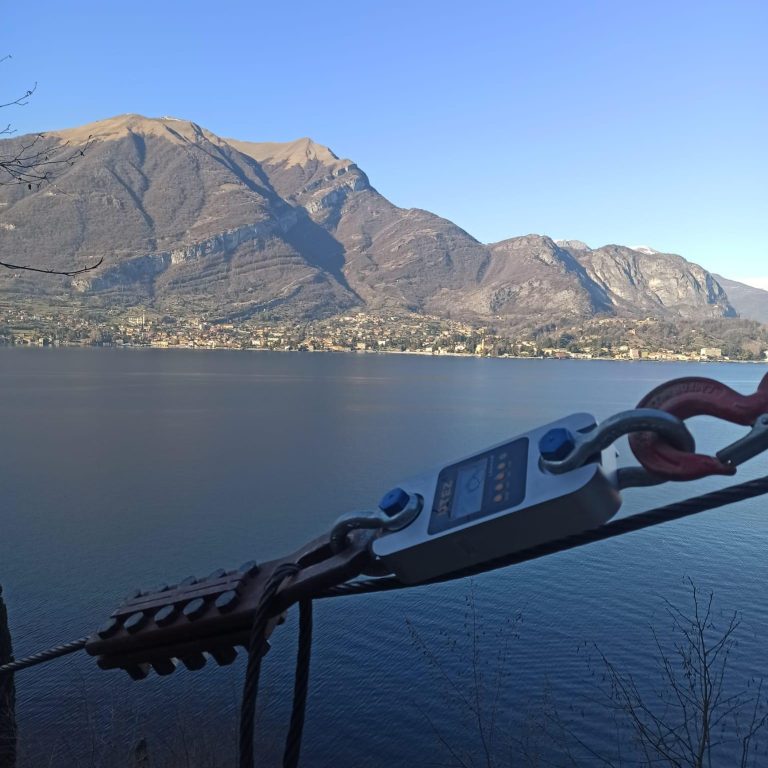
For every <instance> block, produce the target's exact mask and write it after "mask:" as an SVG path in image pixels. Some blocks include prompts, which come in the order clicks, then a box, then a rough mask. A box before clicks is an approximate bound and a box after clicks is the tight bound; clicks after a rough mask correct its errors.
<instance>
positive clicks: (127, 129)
mask: <svg viewBox="0 0 768 768" xmlns="http://www.w3.org/2000/svg"><path fill="white" fill-rule="evenodd" d="M130 134H138V135H140V136H159V137H161V138H164V139H167V140H168V141H171V142H173V143H175V144H184V143H187V142H193V143H199V142H200V141H201V140H208V141H211V142H213V143H215V144H218V143H220V142H221V140H220V139H219V137H218V136H216V134H214V133H211V132H210V131H208V130H206V129H205V128H201V127H200V126H199V125H198V124H197V123H193V122H192V121H191V120H184V119H182V118H180V117H170V116H168V115H166V116H164V117H145V116H144V115H138V114H135V113H127V114H124V115H116V116H115V117H108V118H106V119H104V120H97V121H96V122H93V123H87V124H86V125H81V126H79V127H77V128H65V129H64V130H59V131H49V132H48V134H47V135H49V136H57V137H59V138H61V139H64V140H65V141H69V142H71V143H72V144H82V143H85V142H86V141H88V140H89V139H96V140H101V141H110V140H116V139H121V138H123V137H125V136H128V135H130Z"/></svg>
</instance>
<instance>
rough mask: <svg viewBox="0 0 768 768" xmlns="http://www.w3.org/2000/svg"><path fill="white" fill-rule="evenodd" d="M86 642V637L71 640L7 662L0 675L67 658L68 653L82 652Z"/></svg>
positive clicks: (0, 670) (0, 669) (0, 668)
mask: <svg viewBox="0 0 768 768" xmlns="http://www.w3.org/2000/svg"><path fill="white" fill-rule="evenodd" d="M87 642H88V638H87V637H81V638H80V639H79V640H72V642H69V643H63V644H62V645H54V646H53V648H48V649H47V650H45V651H40V652H39V653H33V654H32V655H31V656H24V657H23V658H21V659H16V661H9V662H8V663H7V664H3V666H2V667H0V675H4V674H7V673H8V672H18V671H19V670H21V669H28V668H29V667H34V666H37V665H38V664H44V663H45V662H46V661H52V660H53V659H58V658H60V657H61V656H68V655H69V654H70V653H76V652H77V651H82V650H83V648H85V644H86V643H87Z"/></svg>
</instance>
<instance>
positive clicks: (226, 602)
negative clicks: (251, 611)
mask: <svg viewBox="0 0 768 768" xmlns="http://www.w3.org/2000/svg"><path fill="white" fill-rule="evenodd" d="M237 598H238V594H237V592H235V590H234V589H229V590H227V591H226V592H222V593H221V594H220V595H219V596H218V597H217V598H216V602H215V603H214V605H215V606H216V607H217V608H218V609H219V610H220V611H221V612H222V613H227V611H231V610H232V609H233V608H234V607H235V603H236V602H237Z"/></svg>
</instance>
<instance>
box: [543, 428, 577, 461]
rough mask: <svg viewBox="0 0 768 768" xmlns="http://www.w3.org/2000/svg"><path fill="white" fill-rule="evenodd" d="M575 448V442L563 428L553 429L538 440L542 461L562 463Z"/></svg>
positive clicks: (568, 431)
mask: <svg viewBox="0 0 768 768" xmlns="http://www.w3.org/2000/svg"><path fill="white" fill-rule="evenodd" d="M575 447H576V440H575V438H574V436H573V434H572V433H571V431H570V430H569V429H566V428H565V427H554V428H553V429H550V430H549V432H547V433H546V434H545V435H544V436H543V437H542V438H541V440H539V453H540V454H541V458H542V459H544V461H563V460H564V459H566V458H568V456H569V455H570V453H571V451H573V449H574V448H575Z"/></svg>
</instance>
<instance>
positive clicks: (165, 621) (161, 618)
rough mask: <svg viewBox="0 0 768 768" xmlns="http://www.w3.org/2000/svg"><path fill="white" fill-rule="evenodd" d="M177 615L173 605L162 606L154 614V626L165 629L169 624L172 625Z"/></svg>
mask: <svg viewBox="0 0 768 768" xmlns="http://www.w3.org/2000/svg"><path fill="white" fill-rule="evenodd" d="M177 613H178V609H177V608H176V606H175V605H164V606H163V607H162V608H161V609H160V610H159V611H158V612H157V613H156V614H155V624H157V626H158V627H167V626H168V625H169V624H173V622H174V620H175V619H176V614H177Z"/></svg>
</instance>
